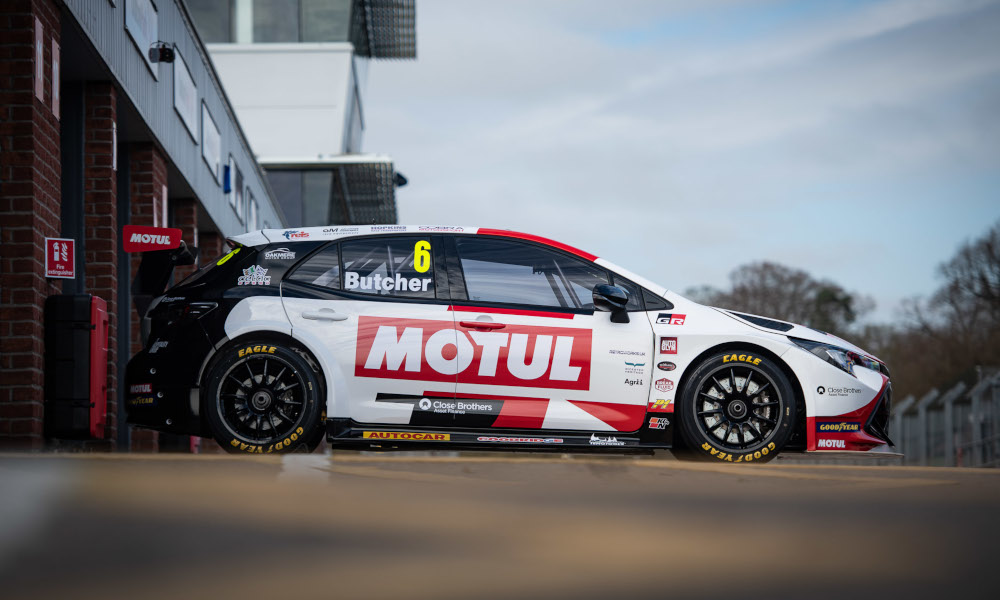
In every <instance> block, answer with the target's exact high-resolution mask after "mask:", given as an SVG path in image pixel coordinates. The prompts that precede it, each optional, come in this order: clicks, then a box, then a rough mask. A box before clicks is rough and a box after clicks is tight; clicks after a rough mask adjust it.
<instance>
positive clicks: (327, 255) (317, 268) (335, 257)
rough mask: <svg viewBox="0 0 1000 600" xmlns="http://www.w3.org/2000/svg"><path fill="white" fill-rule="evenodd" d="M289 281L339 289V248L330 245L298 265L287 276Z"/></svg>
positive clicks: (335, 245)
mask: <svg viewBox="0 0 1000 600" xmlns="http://www.w3.org/2000/svg"><path fill="white" fill-rule="evenodd" d="M288 279H289V280H291V281H298V282H300V283H309V284H312V285H319V286H322V287H327V288H331V289H334V290H339V289H340V247H339V246H338V245H337V244H331V245H329V246H327V247H326V248H323V249H322V250H320V251H319V252H317V253H316V254H314V255H312V256H311V257H309V259H308V260H307V261H305V262H304V263H302V264H301V265H299V267H298V268H297V269H295V272H294V273H292V274H291V275H289V276H288Z"/></svg>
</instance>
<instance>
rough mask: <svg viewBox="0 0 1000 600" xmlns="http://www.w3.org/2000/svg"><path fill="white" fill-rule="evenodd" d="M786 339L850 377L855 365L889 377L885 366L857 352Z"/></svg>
mask: <svg viewBox="0 0 1000 600" xmlns="http://www.w3.org/2000/svg"><path fill="white" fill-rule="evenodd" d="M788 339H790V340H792V341H793V342H795V345H797V346H798V347H799V348H802V349H803V350H805V351H806V352H809V353H811V354H814V355H815V356H816V357H817V358H819V359H820V360H825V361H826V362H828V363H830V364H831V365H833V366H835V367H837V368H838V369H840V370H841V371H843V372H845V373H848V374H850V375H854V367H855V365H857V366H860V367H864V368H866V369H871V370H872V371H875V372H877V373H883V374H885V375H886V376H888V375H889V370H888V369H887V368H886V367H885V365H883V364H882V363H880V362H878V361H877V360H874V359H872V358H869V357H867V356H863V355H861V354H858V353H857V352H852V351H851V350H845V349H844V348H838V347H837V346H832V345H830V344H822V343H820V342H814V341H812V340H804V339H802V338H794V337H789V338H788ZM855 376H856V375H855Z"/></svg>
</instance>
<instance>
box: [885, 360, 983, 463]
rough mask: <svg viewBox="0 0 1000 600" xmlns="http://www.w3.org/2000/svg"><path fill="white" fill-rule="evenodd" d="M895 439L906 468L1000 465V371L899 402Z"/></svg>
mask: <svg viewBox="0 0 1000 600" xmlns="http://www.w3.org/2000/svg"><path fill="white" fill-rule="evenodd" d="M890 436H891V437H892V438H893V441H894V442H895V443H896V451H897V452H902V453H903V464H906V465H929V466H941V467H1000V372H998V373H993V374H991V375H989V376H986V377H983V378H982V379H980V381H979V383H977V384H975V385H974V386H972V388H968V386H966V384H964V383H959V384H957V385H955V386H954V387H952V388H950V389H948V390H946V391H945V392H943V393H942V392H940V391H939V390H937V389H933V390H931V391H929V392H927V393H926V394H924V396H923V397H921V398H915V397H914V396H907V397H906V398H904V399H903V400H902V401H900V402H897V403H894V406H893V408H892V425H891V429H890Z"/></svg>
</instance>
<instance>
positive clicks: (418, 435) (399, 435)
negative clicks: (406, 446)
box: [363, 431, 451, 442]
mask: <svg viewBox="0 0 1000 600" xmlns="http://www.w3.org/2000/svg"><path fill="white" fill-rule="evenodd" d="M363 435H364V438H365V439H366V440H408V441H420V442H447V441H449V440H451V434H448V433H422V432H419V431H415V432H409V431H366V432H364V434H363Z"/></svg>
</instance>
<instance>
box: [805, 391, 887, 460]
mask: <svg viewBox="0 0 1000 600" xmlns="http://www.w3.org/2000/svg"><path fill="white" fill-rule="evenodd" d="M883 379H884V381H883V384H882V388H881V389H880V390H879V391H878V393H877V394H876V395H875V397H874V398H873V399H872V400H871V402H869V403H868V404H866V405H864V406H862V407H860V408H858V409H856V410H853V411H850V412H846V413H843V414H840V415H832V416H815V417H809V418H807V419H806V423H807V427H808V428H809V431H808V433H809V436H808V438H809V444H808V448H807V449H808V450H810V451H832V452H838V451H839V452H865V453H869V452H876V451H877V452H886V451H888V452H891V448H892V447H893V443H892V440H891V439H890V438H889V415H890V413H891V409H892V386H891V385H890V384H889V379H888V378H887V377H884V376H883Z"/></svg>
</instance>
